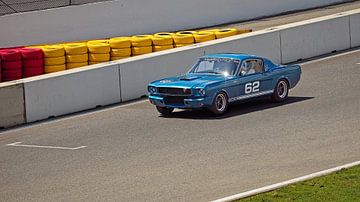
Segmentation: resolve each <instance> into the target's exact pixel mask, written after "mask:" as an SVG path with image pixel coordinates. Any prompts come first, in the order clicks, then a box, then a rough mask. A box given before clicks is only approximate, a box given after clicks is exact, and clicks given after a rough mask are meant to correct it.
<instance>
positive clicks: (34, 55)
mask: <svg viewBox="0 0 360 202" xmlns="http://www.w3.org/2000/svg"><path fill="white" fill-rule="evenodd" d="M19 51H20V53H21V56H22V59H23V60H34V59H42V58H43V52H42V50H41V48H21V49H19Z"/></svg>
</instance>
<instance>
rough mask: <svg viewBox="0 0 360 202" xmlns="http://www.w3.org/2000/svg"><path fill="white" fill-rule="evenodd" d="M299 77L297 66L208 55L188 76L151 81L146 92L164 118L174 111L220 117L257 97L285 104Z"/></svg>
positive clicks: (244, 56)
mask: <svg viewBox="0 0 360 202" xmlns="http://www.w3.org/2000/svg"><path fill="white" fill-rule="evenodd" d="M300 75H301V67H300V66H299V65H278V64H275V63H273V62H271V61H270V60H268V59H266V58H263V57H259V56H255V55H248V54H237V53H226V54H225V53H224V54H210V55H205V56H203V57H201V58H199V59H198V61H197V62H196V63H195V65H194V66H193V67H192V68H191V69H190V70H189V71H188V73H186V74H184V75H181V76H176V77H169V78H164V79H160V80H157V81H153V82H151V83H150V84H149V85H148V87H147V88H148V92H149V100H150V102H151V103H152V104H153V105H155V106H156V108H157V110H158V111H159V112H160V113H161V114H163V115H168V114H170V113H172V112H173V110H174V108H178V109H198V108H207V109H209V110H210V111H211V112H213V113H214V114H215V115H221V114H223V113H225V112H226V110H227V108H228V106H229V104H231V103H233V102H236V101H242V100H248V99H251V98H255V97H260V96H269V97H271V99H272V100H273V101H274V102H281V101H284V100H285V99H286V98H287V97H288V94H289V89H291V88H293V87H295V86H296V84H297V83H298V82H299V80H300Z"/></svg>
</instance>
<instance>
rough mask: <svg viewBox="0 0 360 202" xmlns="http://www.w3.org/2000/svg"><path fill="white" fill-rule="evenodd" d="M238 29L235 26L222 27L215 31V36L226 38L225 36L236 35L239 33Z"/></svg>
mask: <svg viewBox="0 0 360 202" xmlns="http://www.w3.org/2000/svg"><path fill="white" fill-rule="evenodd" d="M237 34H238V31H237V29H235V28H230V29H220V30H219V31H217V32H215V36H216V38H217V39H221V38H225V37H229V36H234V35H237Z"/></svg>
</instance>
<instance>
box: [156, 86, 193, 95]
mask: <svg viewBox="0 0 360 202" xmlns="http://www.w3.org/2000/svg"><path fill="white" fill-rule="evenodd" d="M158 92H159V93H162V94H168V95H190V94H191V90H190V89H184V88H164V87H160V88H158Z"/></svg>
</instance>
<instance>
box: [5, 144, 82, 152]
mask: <svg viewBox="0 0 360 202" xmlns="http://www.w3.org/2000/svg"><path fill="white" fill-rule="evenodd" d="M6 146H12V147H30V148H43V149H62V150H78V149H83V148H86V147H87V146H80V147H55V146H40V145H26V144H21V142H14V143H11V144H7V145H6Z"/></svg>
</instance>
